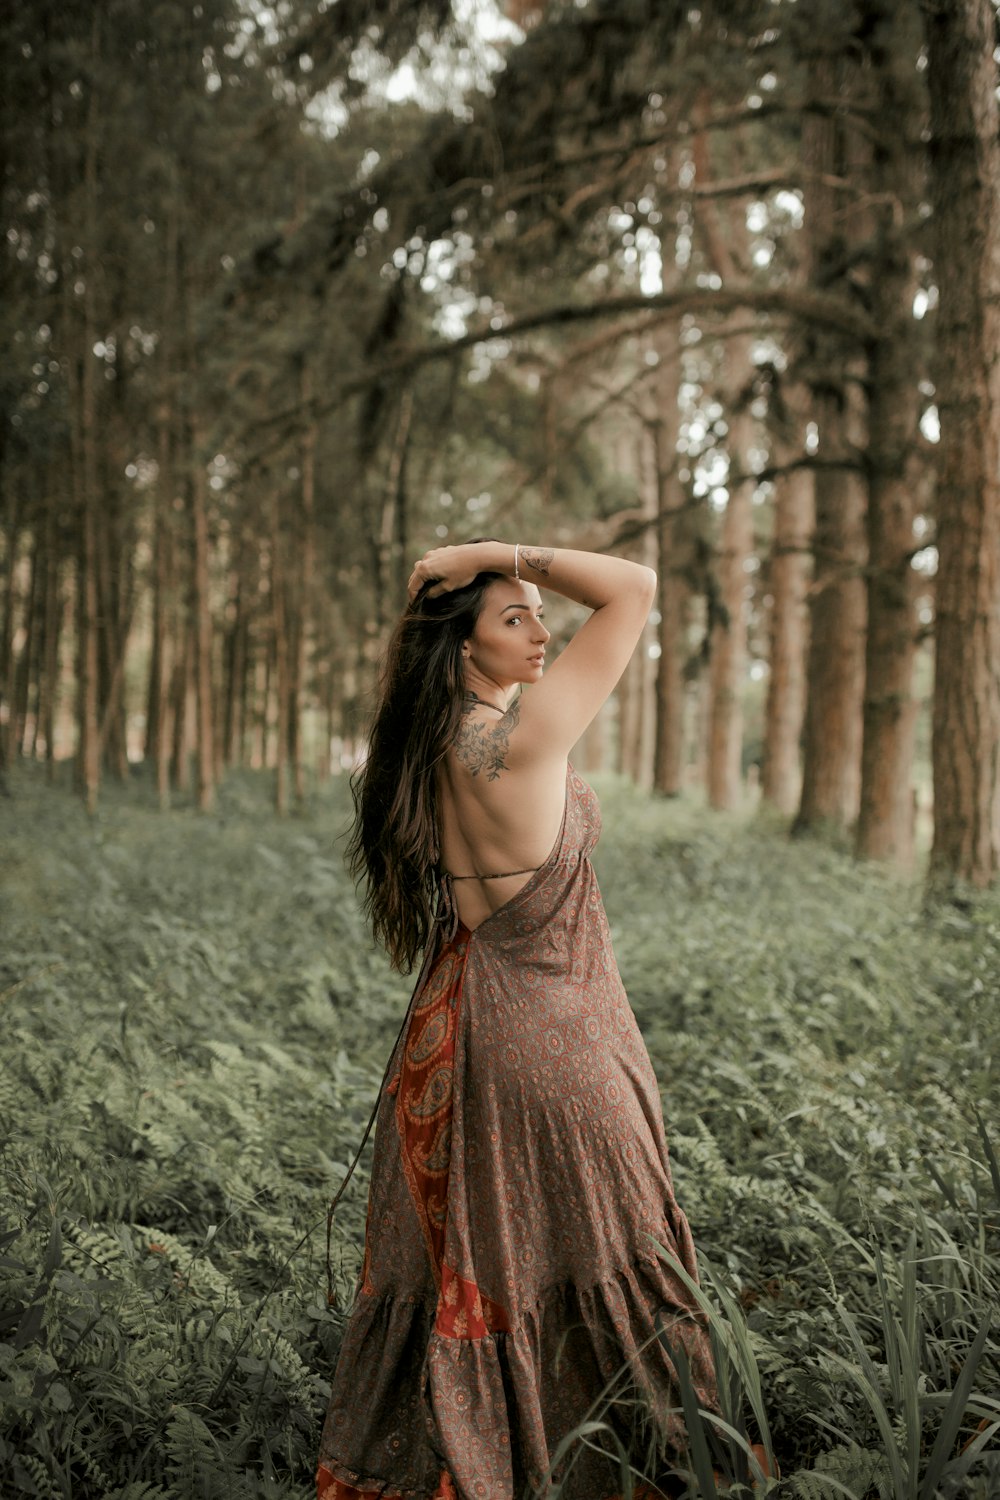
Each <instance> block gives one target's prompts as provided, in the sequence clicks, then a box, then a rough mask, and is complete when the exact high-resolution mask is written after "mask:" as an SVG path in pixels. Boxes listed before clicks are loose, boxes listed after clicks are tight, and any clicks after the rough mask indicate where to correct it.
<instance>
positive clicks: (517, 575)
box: [514, 542, 521, 583]
mask: <svg viewBox="0 0 1000 1500" xmlns="http://www.w3.org/2000/svg"><path fill="white" fill-rule="evenodd" d="M520 550H521V543H520V542H515V544H514V577H515V578H516V579H517V581H518V583H520V582H521V575H520V573H519V572H518V567H517V554H518V553H519V552H520Z"/></svg>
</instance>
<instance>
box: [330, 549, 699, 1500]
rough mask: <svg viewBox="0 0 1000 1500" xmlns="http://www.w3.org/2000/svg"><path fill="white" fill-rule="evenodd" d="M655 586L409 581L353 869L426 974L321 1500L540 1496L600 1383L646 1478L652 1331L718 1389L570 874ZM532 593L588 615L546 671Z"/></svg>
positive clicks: (446, 572)
mask: <svg viewBox="0 0 1000 1500" xmlns="http://www.w3.org/2000/svg"><path fill="white" fill-rule="evenodd" d="M655 585H656V575H655V574H654V573H653V572H652V571H651V570H650V569H649V568H645V567H642V566H640V565H639V564H637V563H632V562H627V561H625V560H624V559H622V558H615V557H604V556H598V555H595V554H593V553H588V552H577V551H570V550H563V549H554V548H549V547H533V546H531V547H526V546H520V545H511V544H509V543H504V542H497V541H492V540H488V541H479V542H473V543H467V544H464V545H462V546H456V547H439V548H435V549H433V550H432V551H430V552H428V553H426V554H425V556H424V557H423V558H422V559H421V560H420V561H419V562H418V563H417V564H416V565H415V567H414V569H413V573H412V575H411V577H410V581H409V596H410V602H409V605H408V607H407V609H406V611H405V613H404V615H403V617H402V619H401V620H400V622H399V624H398V626H397V628H396V632H395V634H394V636H393V639H392V641H391V643H390V646H389V651H388V656H387V662H386V668H385V674H384V678H383V683H382V689H381V700H380V706H379V708H378V710H377V713H376V717H375V723H374V728H373V732H372V736H371V742H370V751H369V757H368V760H367V762H366V764H365V766H364V768H363V771H362V773H361V775H360V778H359V783H358V785H357V786H356V789H355V797H356V802H357V821H356V824H355V831H354V835H353V840H352V845H351V855H352V861H353V867H354V869H355V872H356V873H357V874H359V875H360V876H361V877H362V878H363V879H364V881H365V883H366V906H367V910H368V913H369V916H370V918H371V921H372V926H373V929H374V932H375V934H376V936H377V937H378V938H379V939H380V940H381V941H382V942H383V943H384V944H385V946H386V947H387V948H388V950H389V953H390V955H391V957H392V959H393V962H394V963H395V965H396V966H397V967H400V968H407V967H412V966H413V964H414V962H415V960H416V959H417V957H418V956H419V955H420V954H424V965H423V969H422V971H421V974H420V978H419V979H418V982H417V986H416V989H415V991H414V994H413V998H412V1000H411V1002H410V1009H409V1011H408V1016H407V1021H406V1023H405V1024H404V1030H403V1032H402V1033H401V1036H400V1041H399V1043H398V1044H397V1047H396V1049H395V1051H394V1054H393V1057H392V1059H391V1060H390V1064H389V1068H388V1069H387V1072H386V1079H387V1083H386V1086H385V1087H384V1089H383V1091H382V1095H381V1099H380V1103H379V1112H378V1128H377V1134H376V1140H375V1156H374V1160H373V1166H372V1182H371V1189H370V1196H369V1203H368V1221H367V1229H366V1235H365V1256H364V1265H363V1268H362V1274H361V1280H360V1285H359V1290H358V1294H357V1298H356V1301H355V1304H354V1307H353V1309H352V1312H351V1316H350V1318H349V1320H348V1324H347V1329H346V1333H345V1337H344V1343H343V1347H342V1350H341V1354H340V1359H339V1362H338V1365H337V1369H336V1374H335V1376H334V1381H333V1393H332V1398H331V1402H330V1409H329V1414H328V1417H327V1421H326V1425H325V1428H324V1432H323V1439H322V1445H321V1453H320V1468H319V1474H318V1476H317V1479H318V1492H319V1496H320V1500H361V1497H369V1496H381V1497H384V1500H397V1497H399V1500H520V1497H521V1496H523V1495H525V1494H529V1495H533V1494H535V1493H539V1492H541V1493H544V1490H545V1488H546V1483H547V1476H548V1475H549V1471H550V1465H551V1464H552V1462H553V1459H554V1457H555V1455H556V1450H557V1448H558V1447H559V1444H560V1442H561V1441H562V1439H563V1438H565V1437H566V1436H567V1435H568V1434H569V1433H570V1432H571V1431H572V1430H573V1428H574V1427H575V1426H576V1425H577V1424H578V1423H579V1422H581V1421H582V1420H583V1419H584V1418H587V1417H588V1416H590V1417H592V1416H593V1415H595V1411H596V1410H597V1409H598V1408H600V1407H601V1401H600V1399H599V1398H600V1397H601V1395H602V1392H603V1391H604V1390H605V1388H606V1387H609V1388H610V1391H611V1394H612V1395H613V1396H615V1397H617V1400H616V1401H615V1402H614V1404H613V1405H612V1407H611V1410H610V1412H609V1413H607V1417H606V1420H608V1421H609V1422H610V1423H611V1424H612V1425H613V1426H614V1427H615V1428H616V1429H617V1430H618V1431H619V1433H620V1436H621V1438H622V1441H623V1442H625V1443H626V1445H628V1444H629V1443H631V1444H633V1446H634V1443H635V1441H636V1433H635V1430H634V1429H635V1426H636V1412H637V1411H638V1412H643V1411H651V1412H652V1413H653V1414H654V1417H655V1426H656V1430H657V1431H658V1434H659V1439H660V1445H661V1462H663V1461H664V1450H665V1467H669V1462H670V1458H671V1455H672V1456H673V1457H674V1458H676V1457H677V1454H678V1450H680V1449H682V1447H683V1429H682V1427H681V1425H680V1422H679V1417H678V1414H677V1408H679V1406H680V1400H679V1394H678V1388H677V1380H676V1376H675V1371H674V1366H673V1364H672V1362H671V1359H670V1357H669V1354H668V1352H667V1349H666V1347H665V1341H664V1339H661V1338H659V1337H658V1336H657V1333H658V1330H660V1329H662V1330H664V1331H665V1340H666V1341H667V1342H669V1343H672V1344H673V1346H674V1347H675V1348H676V1347H677V1346H678V1345H680V1346H682V1347H683V1349H684V1351H685V1354H686V1357H687V1362H688V1364H689V1367H690V1370H691V1375H692V1378H693V1380H694V1383H695V1387H696V1389H697V1391H698V1395H699V1398H700V1401H701V1404H702V1405H708V1406H710V1407H714V1406H715V1404H716V1402H715V1387H714V1375H713V1370H712V1363H711V1356H710V1351H709V1343H708V1336H707V1332H706V1330H705V1327H704V1323H703V1320H702V1318H701V1315H700V1314H699V1313H698V1310H697V1307H696V1304H695V1301H694V1299H693V1298H692V1296H691V1294H690V1292H689V1290H688V1289H686V1287H685V1286H684V1283H683V1280H682V1278H681V1277H680V1276H678V1275H677V1274H675V1273H674V1272H673V1271H672V1270H671V1268H670V1265H669V1263H668V1262H667V1261H665V1259H664V1257H663V1255H662V1254H660V1253H658V1251H657V1247H658V1246H660V1247H663V1249H664V1250H665V1251H667V1252H668V1253H669V1254H670V1255H672V1256H675V1257H676V1258H677V1259H678V1260H679V1261H680V1263H681V1264H682V1265H683V1266H684V1268H685V1270H686V1271H687V1273H688V1275H689V1276H691V1277H695V1276H696V1274H697V1273H696V1266H695V1258H694V1250H693V1246H692V1243H691V1236H690V1232H689V1229H688V1226H687V1222H686V1220H685V1218H684V1215H683V1214H682V1212H681V1210H680V1209H679V1208H678V1206H677V1204H676V1202H675V1200H674V1195H673V1189H672V1185H671V1178H670V1168H669V1162H668V1157H667V1146H666V1141H665V1138H664V1131H663V1118H662V1112H661V1106H660V1099H659V1095H658V1092H657V1087H656V1081H655V1078H654V1076H653V1073H652V1069H651V1067H650V1063H649V1058H648V1056H647V1053H646V1049H645V1046H644V1044H643V1042H642V1039H641V1037H640V1035H639V1031H638V1028H637V1026H636V1023H635V1018H634V1016H633V1014H632V1011H631V1009H630V1007H629V1004H628V1001H627V999H626V996H625V992H624V989H623V986H622V982H621V978H620V976H619V973H618V969H617V966H616V964H615V959H614V954H613V952H612V947H611V939H610V935H609V932H608V925H607V919H606V917H605V913H604V907H603V904H602V902H601V897H600V893H599V891H598V888H597V883H596V880H595V878H594V874H593V870H592V868H591V865H590V860H589V855H590V851H591V850H592V848H593V846H594V844H595V843H596V841H597V837H598V833H599V830H600V815H599V811H598V807H597V800H596V798H595V796H594V794H593V792H592V791H591V790H590V788H589V787H588V786H587V785H586V784H585V783H584V782H583V781H582V780H581V779H580V777H579V776H577V774H576V772H575V771H574V770H573V769H572V767H571V766H569V763H568V759H567V757H568V754H569V751H570V750H571V748H572V746H573V745H574V744H575V743H576V741H577V740H578V739H579V738H580V735H581V734H582V733H583V732H584V730H585V729H586V728H587V725H588V724H589V723H590V722H591V720H592V719H593V718H594V716H595V715H596V714H597V712H598V710H599V709H600V708H601V706H602V704H603V703H604V702H605V700H606V699H607V698H608V696H609V694H610V693H611V691H612V689H613V688H614V686H615V683H616V682H617V681H618V679H619V677H620V676H621V674H622V672H623V671H624V669H625V666H626V664H627V663H628V660H629V658H630V656H631V655H632V652H633V650H634V648H635V645H636V642H637V641H638V639H639V636H640V634H641V632H642V628H643V624H644V622H645V620H646V617H647V615H648V613H649V609H650V605H651V603H652V600H653V595H654V589H655ZM540 589H546V590H550V591H552V592H554V593H557V594H562V595H563V596H564V597H566V598H568V599H573V600H575V601H577V602H578V603H580V604H583V605H586V606H587V607H588V608H589V609H591V611H592V613H591V615H590V616H589V618H588V619H587V620H586V622H585V623H584V624H583V625H582V626H581V628H580V629H579V630H578V631H577V633H576V635H575V636H574V637H573V639H572V641H571V642H570V644H569V645H568V646H567V647H566V649H565V650H564V651H563V652H562V654H561V655H560V656H559V658H558V660H557V661H555V662H554V663H553V665H552V666H550V667H549V668H548V669H546V668H545V649H546V645H547V643H548V640H549V632H548V629H547V628H546V626H545V623H544V618H543V608H542V597H541V593H540V592H539V590H540ZM522 686H523V687H524V688H526V689H527V691H524V692H523V693H522V692H521V688H522ZM637 1392H638V1394H639V1396H640V1397H641V1399H640V1400H639V1401H637V1400H636V1393H637ZM605 1404H606V1403H605ZM619 1474H620V1470H619V1468H618V1466H617V1464H615V1463H613V1462H612V1461H611V1460H609V1458H608V1457H606V1456H604V1455H602V1454H601V1453H599V1452H596V1451H595V1450H594V1449H593V1448H592V1447H587V1446H583V1445H580V1444H577V1445H576V1446H575V1447H574V1448H573V1449H572V1451H571V1453H570V1455H569V1458H568V1460H567V1459H565V1458H563V1459H562V1460H561V1461H560V1462H559V1464H558V1465H557V1477H561V1478H562V1479H563V1480H564V1489H563V1491H562V1493H563V1495H565V1496H566V1497H567V1500H572V1497H576V1500H610V1497H612V1496H613V1495H616V1494H617V1493H618V1492H619V1491H620V1488H621V1486H620V1479H619ZM650 1493H651V1494H658V1493H660V1491H658V1490H656V1491H650Z"/></svg>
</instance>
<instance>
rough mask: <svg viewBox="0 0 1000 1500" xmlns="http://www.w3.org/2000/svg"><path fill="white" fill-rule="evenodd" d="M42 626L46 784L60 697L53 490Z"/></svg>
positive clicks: (47, 521)
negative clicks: (57, 702) (57, 703)
mask: <svg viewBox="0 0 1000 1500" xmlns="http://www.w3.org/2000/svg"><path fill="white" fill-rule="evenodd" d="M45 559H46V561H45V625H44V632H43V633H44V648H43V659H42V675H41V692H40V694H39V704H38V718H39V724H40V728H41V733H42V738H43V739H44V741H45V769H46V780H47V781H49V782H52V781H53V780H54V778H55V737H56V699H57V697H58V693H59V631H60V627H61V624H62V611H61V609H60V607H59V569H60V562H61V559H60V557H59V553H58V551H57V549H56V525H55V498H54V490H53V492H51V493H50V494H49V497H48V503H47V505H46V510H45Z"/></svg>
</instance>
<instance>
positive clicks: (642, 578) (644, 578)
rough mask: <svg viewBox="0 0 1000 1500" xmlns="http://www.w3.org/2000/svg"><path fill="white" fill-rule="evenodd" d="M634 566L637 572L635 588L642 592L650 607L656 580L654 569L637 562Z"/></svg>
mask: <svg viewBox="0 0 1000 1500" xmlns="http://www.w3.org/2000/svg"><path fill="white" fill-rule="evenodd" d="M636 568H637V570H638V572H639V583H638V584H637V589H638V590H639V591H641V592H642V594H643V596H644V597H645V599H646V600H647V601H648V603H649V605H650V607H652V603H653V600H654V599H655V598H656V586H657V582H658V580H657V577H656V569H655V568H647V567H646V565H645V564H644V563H637V564H636Z"/></svg>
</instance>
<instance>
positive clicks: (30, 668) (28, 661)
mask: <svg viewBox="0 0 1000 1500" xmlns="http://www.w3.org/2000/svg"><path fill="white" fill-rule="evenodd" d="M29 537H30V546H29V548H28V557H27V568H28V586H27V588H26V590H25V600H24V643H23V645H22V647H21V654H20V658H19V660H18V662H17V664H16V666H15V669H14V699H13V702H12V703H11V712H12V714H13V718H14V746H15V753H16V754H17V755H27V754H28V753H29V751H28V744H27V738H28V719H29V713H30V704H31V684H32V679H33V676H34V658H35V648H36V646H37V643H38V578H39V569H40V567H42V566H43V564H42V562H41V557H40V552H41V538H40V537H39V535H38V528H37V525H36V526H33V527H32V528H31V531H30V533H29ZM35 718H36V723H37V714H36V716H35Z"/></svg>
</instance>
